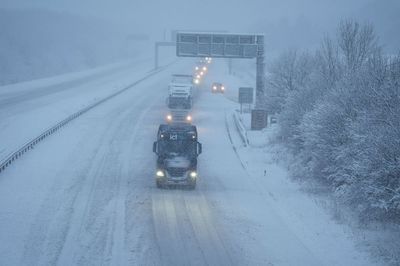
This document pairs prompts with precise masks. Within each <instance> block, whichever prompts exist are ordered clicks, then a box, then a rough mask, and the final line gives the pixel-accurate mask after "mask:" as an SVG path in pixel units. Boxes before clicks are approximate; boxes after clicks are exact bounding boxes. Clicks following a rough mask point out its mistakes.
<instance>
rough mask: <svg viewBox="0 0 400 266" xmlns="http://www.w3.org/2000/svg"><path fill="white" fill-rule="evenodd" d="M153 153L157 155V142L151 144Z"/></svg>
mask: <svg viewBox="0 0 400 266" xmlns="http://www.w3.org/2000/svg"><path fill="white" fill-rule="evenodd" d="M153 152H154V153H157V141H154V142H153Z"/></svg>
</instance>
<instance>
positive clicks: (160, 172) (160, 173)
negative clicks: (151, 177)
mask: <svg viewBox="0 0 400 266" xmlns="http://www.w3.org/2000/svg"><path fill="white" fill-rule="evenodd" d="M156 175H157V176H158V177H164V172H163V171H161V170H158V171H157V172H156Z"/></svg>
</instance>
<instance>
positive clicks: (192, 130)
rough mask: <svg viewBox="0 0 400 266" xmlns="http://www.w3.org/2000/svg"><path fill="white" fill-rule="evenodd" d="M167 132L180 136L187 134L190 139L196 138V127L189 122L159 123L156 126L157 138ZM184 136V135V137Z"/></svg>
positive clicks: (167, 133)
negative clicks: (157, 126)
mask: <svg viewBox="0 0 400 266" xmlns="http://www.w3.org/2000/svg"><path fill="white" fill-rule="evenodd" d="M169 134H179V135H180V136H182V137H183V136H187V137H190V139H193V140H197V128H196V126H194V125H189V124H171V125H169V124H161V125H160V126H159V128H158V134H157V136H158V138H163V136H162V135H164V136H166V135H169ZM184 138H186V137H184Z"/></svg>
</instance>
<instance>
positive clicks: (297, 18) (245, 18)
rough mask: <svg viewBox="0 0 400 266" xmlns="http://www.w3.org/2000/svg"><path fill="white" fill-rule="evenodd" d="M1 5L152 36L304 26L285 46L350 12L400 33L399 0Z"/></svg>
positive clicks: (106, 0)
mask: <svg viewBox="0 0 400 266" xmlns="http://www.w3.org/2000/svg"><path fill="white" fill-rule="evenodd" d="M1 6H2V7H6V8H26V7H35V8H46V9H51V10H57V11H66V12H70V13H74V14H79V15H82V16H89V17H97V18H102V19H106V20H108V21H110V22H113V23H115V24H116V25H118V26H120V27H121V28H123V29H125V30H126V31H133V32H144V33H150V34H151V36H152V37H153V38H163V34H164V31H165V30H171V29H195V30H210V31H212V30H228V31H233V32H235V31H240V32H243V31H250V32H253V31H261V32H265V33H267V35H268V34H269V35H268V36H269V37H270V38H271V42H274V41H275V40H273V39H274V38H275V37H279V38H281V39H282V40H285V39H289V40H291V39H290V37H289V35H290V34H291V33H293V32H294V31H296V32H298V31H299V30H301V31H302V33H303V34H297V35H296V37H299V38H298V40H294V43H293V40H291V41H292V43H290V44H287V46H296V45H298V44H299V45H302V46H307V45H313V43H312V42H313V41H314V38H316V37H317V36H318V37H319V36H320V35H321V34H323V33H325V32H329V31H332V29H334V28H335V27H336V25H337V23H338V22H339V21H340V20H341V19H343V18H349V17H351V18H356V19H359V20H361V21H369V22H371V23H373V24H374V25H375V26H376V27H377V30H378V33H379V35H381V37H382V39H383V40H388V43H389V40H390V41H396V43H391V44H390V45H389V44H388V48H390V49H394V47H396V46H395V44H397V47H398V44H399V37H398V36H396V37H394V36H392V34H394V33H395V30H396V29H398V27H399V26H400V19H399V17H398V16H396V14H397V12H398V11H399V10H400V3H399V1H396V0H388V1H378V0H352V1H346V0H337V1H332V0H322V1H321V0H304V1H295V0H285V1H273V0H250V1H243V0H231V1H226V0H225V1H223V0H222V1H221V0H217V1H215V0H203V1H193V0H171V1H156V0H149V1H128V0H116V1H110V0H85V1H79V0H69V1H53V0H41V1H26V0H3V1H2V4H1ZM279 27H282V28H281V29H280V30H279V29H277V28H279ZM310 27H311V28H310ZM310 30H311V32H309V31H310ZM301 36H304V37H303V38H301ZM310 38H312V39H310ZM282 40H281V41H280V42H282ZM278 41H279V40H278ZM282 48H284V47H282Z"/></svg>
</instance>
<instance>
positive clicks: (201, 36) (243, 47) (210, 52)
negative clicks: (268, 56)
mask: <svg viewBox="0 0 400 266" xmlns="http://www.w3.org/2000/svg"><path fill="white" fill-rule="evenodd" d="M263 37H264V36H260V35H248V34H223V33H199V32H178V33H177V35H176V55H177V56H184V57H216V58H218V57H220V58H255V57H257V51H258V47H259V42H260V41H258V39H263Z"/></svg>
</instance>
